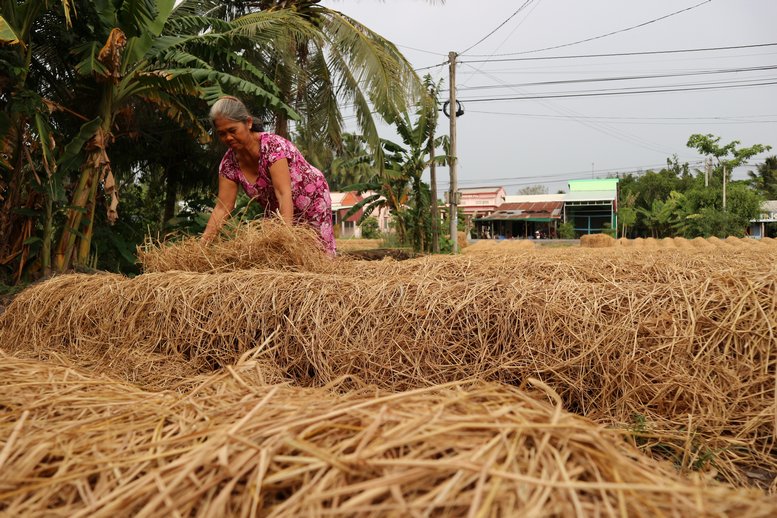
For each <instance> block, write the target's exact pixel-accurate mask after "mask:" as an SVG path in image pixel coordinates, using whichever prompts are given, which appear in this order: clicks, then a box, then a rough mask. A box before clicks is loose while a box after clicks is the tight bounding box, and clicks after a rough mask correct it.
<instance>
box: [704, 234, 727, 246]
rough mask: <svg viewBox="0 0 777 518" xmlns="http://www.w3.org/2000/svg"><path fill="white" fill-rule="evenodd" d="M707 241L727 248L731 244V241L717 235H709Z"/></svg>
mask: <svg viewBox="0 0 777 518" xmlns="http://www.w3.org/2000/svg"><path fill="white" fill-rule="evenodd" d="M707 241H709V242H710V243H712V245H714V246H716V247H718V248H728V247H730V246H731V243H729V242H728V241H726V240H724V239H720V238H719V237H717V236H710V237H708V238H707Z"/></svg>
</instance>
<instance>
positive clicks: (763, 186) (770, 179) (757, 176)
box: [747, 156, 777, 200]
mask: <svg viewBox="0 0 777 518" xmlns="http://www.w3.org/2000/svg"><path fill="white" fill-rule="evenodd" d="M747 175H748V176H749V177H750V185H751V186H752V187H753V188H754V189H756V190H757V191H758V192H760V193H762V194H763V195H764V196H765V197H766V199H768V200H777V156H770V157H767V158H766V160H764V162H763V163H762V164H758V167H757V168H756V172H753V171H748V172H747Z"/></svg>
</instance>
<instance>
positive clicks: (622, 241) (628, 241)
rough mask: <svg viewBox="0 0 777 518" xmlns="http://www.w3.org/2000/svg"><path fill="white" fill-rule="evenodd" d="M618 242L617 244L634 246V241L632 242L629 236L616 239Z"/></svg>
mask: <svg viewBox="0 0 777 518" xmlns="http://www.w3.org/2000/svg"><path fill="white" fill-rule="evenodd" d="M616 244H617V246H628V247H630V246H634V243H633V242H632V240H631V239H629V238H627V237H619V238H618V239H617V240H616Z"/></svg>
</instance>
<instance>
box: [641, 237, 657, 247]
mask: <svg viewBox="0 0 777 518" xmlns="http://www.w3.org/2000/svg"><path fill="white" fill-rule="evenodd" d="M643 246H644V247H645V248H658V239H656V238H654V237H646V238H645V240H644V242H643Z"/></svg>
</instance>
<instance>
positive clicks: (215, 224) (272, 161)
mask: <svg viewBox="0 0 777 518" xmlns="http://www.w3.org/2000/svg"><path fill="white" fill-rule="evenodd" d="M210 120H211V123H212V124H213V128H214V129H215V130H216V134H217V135H218V137H219V140H221V142H223V143H224V144H226V145H227V146H229V149H228V150H227V152H226V153H224V157H223V158H222V159H221V164H220V165H219V193H218V200H217V202H216V206H215V207H214V209H213V212H212V213H211V215H210V219H209V220H208V225H207V226H206V227H205V232H203V234H202V240H203V241H204V242H210V241H211V240H212V239H213V238H214V237H215V236H216V235H217V234H218V233H219V230H221V227H222V226H223V225H224V222H225V221H226V220H227V218H228V217H229V215H230V213H231V212H232V210H233V209H234V208H235V201H236V200H237V193H238V186H240V187H242V188H243V190H244V191H245V193H246V194H247V195H248V196H250V197H251V198H252V199H254V200H256V201H257V202H259V204H261V205H262V206H263V207H264V209H265V214H266V215H270V214H273V213H274V212H276V211H277V212H278V213H280V215H281V217H282V218H283V219H284V221H286V222H287V223H289V224H297V225H300V224H301V225H309V226H311V227H313V228H315V229H316V230H317V231H318V234H319V236H320V239H321V245H322V248H323V250H324V251H325V252H326V253H327V254H329V255H330V256H334V255H335V237H334V232H333V229H332V200H331V198H330V196H329V185H328V184H327V182H326V179H325V178H324V175H323V173H321V171H319V170H318V169H316V168H315V167H313V166H312V165H310V164H309V163H308V162H307V161H306V160H305V158H304V157H303V156H302V154H301V153H300V152H299V150H298V149H297V148H296V147H295V146H294V144H292V143H291V142H289V141H288V140H286V139H285V138H283V137H281V136H279V135H275V134H273V133H267V132H265V131H264V128H262V126H261V125H260V124H257V122H256V121H254V118H253V117H251V115H250V114H249V113H248V110H247V109H246V107H245V105H244V104H243V103H242V101H240V100H239V99H237V98H236V97H232V96H225V97H222V98H220V99H219V100H218V101H216V102H215V104H214V105H213V106H212V107H211V109H210Z"/></svg>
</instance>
